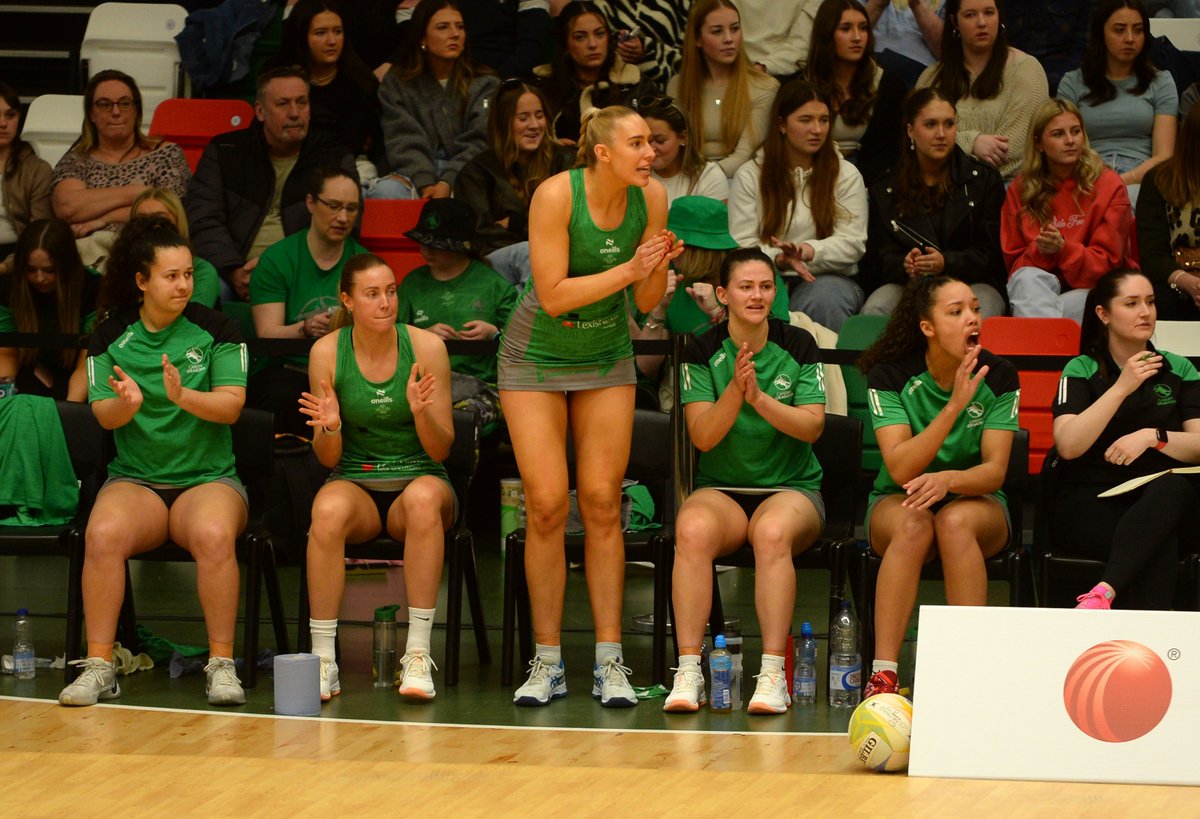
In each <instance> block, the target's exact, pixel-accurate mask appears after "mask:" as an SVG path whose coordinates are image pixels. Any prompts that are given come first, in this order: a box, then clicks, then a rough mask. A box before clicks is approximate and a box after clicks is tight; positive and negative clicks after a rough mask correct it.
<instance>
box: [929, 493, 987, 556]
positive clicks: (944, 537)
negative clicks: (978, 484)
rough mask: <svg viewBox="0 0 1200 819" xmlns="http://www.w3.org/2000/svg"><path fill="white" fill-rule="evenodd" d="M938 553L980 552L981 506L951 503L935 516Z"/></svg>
mask: <svg viewBox="0 0 1200 819" xmlns="http://www.w3.org/2000/svg"><path fill="white" fill-rule="evenodd" d="M933 525H934V530H935V535H936V541H937V549H938V554H940V555H941V556H942V558H943V559H945V558H946V557H951V558H953V557H955V556H959V555H962V556H967V555H970V554H978V553H979V532H978V527H979V507H978V505H976V504H971V505H968V504H966V503H951V504H948V505H947V506H945V507H943V508H942V509H941V510H940V511H939V512H938V513H937V515H936V516H935V517H934V524H933Z"/></svg>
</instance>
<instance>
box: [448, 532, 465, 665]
mask: <svg viewBox="0 0 1200 819" xmlns="http://www.w3.org/2000/svg"><path fill="white" fill-rule="evenodd" d="M462 540H464V538H460V537H459V535H458V533H456V532H450V533H448V534H447V535H446V563H447V564H449V566H448V572H447V585H446V668H445V675H446V685H448V686H450V685H458V671H459V659H460V652H461V650H462V640H461V638H462V585H463V583H462V574H463V571H462V551H463V549H465V548H467V547H466V546H465V544H464V543H463V542H462Z"/></svg>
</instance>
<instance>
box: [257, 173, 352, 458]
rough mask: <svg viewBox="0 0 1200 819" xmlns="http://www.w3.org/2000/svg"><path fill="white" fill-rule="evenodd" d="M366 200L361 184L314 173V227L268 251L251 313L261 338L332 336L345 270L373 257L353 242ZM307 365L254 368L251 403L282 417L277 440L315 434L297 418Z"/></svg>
mask: <svg viewBox="0 0 1200 819" xmlns="http://www.w3.org/2000/svg"><path fill="white" fill-rule="evenodd" d="M359 196H360V191H359V187H358V180H357V179H355V178H353V177H352V176H351V175H350V174H348V173H347V172H346V171H345V170H344V169H342V168H339V167H326V168H319V169H317V170H316V171H315V172H314V173H313V177H312V181H311V182H310V184H309V189H308V196H307V197H306V200H305V201H306V204H307V205H308V211H309V213H311V214H312V222H311V224H310V225H309V227H308V228H306V229H305V230H300V231H297V232H296V233H293V234H292V235H291V236H288V237H287V238H285V239H283V240H282V241H279V242H276V243H275V244H273V245H271V246H270V247H268V248H267V249H266V250H264V251H263V254H262V256H260V257H259V259H258V266H257V267H256V268H254V275H253V276H252V277H251V278H250V312H251V315H252V316H253V317H254V331H255V333H257V335H258V337H259V338H320V337H321V336H323V335H325V334H326V333H328V332H329V331H330V329H331V327H332V322H333V318H334V316H333V314H334V312H335V311H336V308H337V305H338V281H339V280H340V278H341V275H342V266H343V265H345V263H346V261H347V260H348V259H349V258H350V257H351V256H355V255H357V254H359V253H365V252H366V249H365V248H364V247H363V246H362V245H360V244H359V243H358V242H357V241H355V239H354V236H353V235H351V231H352V230H353V229H354V223H355V222H356V221H357V220H358V212H359V208H360V201H359ZM307 364H308V359H307V358H306V357H304V356H286V357H279V356H275V357H271V358H269V359H267V360H265V361H261V362H259V361H256V362H255V368H254V369H255V371H254V374H253V375H252V376H251V377H250V384H249V391H248V393H247V396H248V403H249V405H250V406H253V407H258V408H259V409H265V410H270V411H271V412H274V413H275V430H276V432H291V433H294V434H296V435H302V436H304V435H305V434H306V433H307V432H308V428H307V427H306V425H305V423H304V419H303V418H302V417H301V416H300V415H299V414H298V413H297V412H296V396H297V395H299V394H300V393H301V392H302V391H303V390H304V389H305V388H306V387H307V385H308V377H307V374H306V373H305V371H304V368H305V367H306V366H307Z"/></svg>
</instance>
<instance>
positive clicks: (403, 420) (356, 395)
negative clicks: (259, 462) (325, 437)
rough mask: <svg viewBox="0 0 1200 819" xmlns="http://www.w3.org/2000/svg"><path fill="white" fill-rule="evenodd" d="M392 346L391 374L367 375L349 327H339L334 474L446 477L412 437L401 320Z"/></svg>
mask: <svg viewBox="0 0 1200 819" xmlns="http://www.w3.org/2000/svg"><path fill="white" fill-rule="evenodd" d="M396 347H397V352H396V371H395V372H394V373H392V376H391V377H390V378H388V379H387V380H386V381H368V380H367V379H366V378H364V377H363V374H362V371H361V370H359V369H358V361H357V360H356V359H355V357H354V333H353V328H351V327H343V328H342V329H340V330H338V340H337V363H336V365H335V366H336V370H335V372H334V375H333V388H334V391H335V392H336V393H337V397H338V406H339V408H340V411H341V416H342V457H341V459H340V460H339V461H338V464H337V467H336V468H335V469H334V477H337V478H346V479H348V480H352V481H358V482H371V481H383V480H395V479H397V478H418V477H420V476H421V475H434V476H436V477H439V478H441V479H442V480H444V481H447V482H449V480H450V478H449V476H448V475H447V474H446V469H445V467H443V466H442V465H441V464H440V463H438V462H437V461H435V460H434V459H433V458H431V457H429V454H428V453H427V452H426V451H425V447H423V446H422V445H421V439H420V438H419V437H417V427H416V424H415V423H414V421H413V414H412V410H411V409H410V408H409V406H408V397H407V395H406V387H407V385H408V374H409V373H410V372H412V365H413V362H414V361H416V356H415V355H414V354H413V348H412V339H411V338H410V337H409V334H408V327H407V326H405V325H403V324H397V325H396ZM447 387H449V385H447Z"/></svg>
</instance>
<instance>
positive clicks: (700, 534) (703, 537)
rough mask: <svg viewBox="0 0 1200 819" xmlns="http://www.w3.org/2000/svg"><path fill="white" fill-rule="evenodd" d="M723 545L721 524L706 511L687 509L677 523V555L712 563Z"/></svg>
mask: <svg viewBox="0 0 1200 819" xmlns="http://www.w3.org/2000/svg"><path fill="white" fill-rule="evenodd" d="M720 544H721V532H720V522H719V521H717V520H716V519H715V518H714V517H713V514H712V513H711V512H710V511H708V510H706V509H695V508H687V507H685V508H684V509H682V510H681V511H680V513H679V517H678V518H677V519H676V521H675V555H676V557H677V558H679V557H683V558H685V559H686V558H697V559H702V560H707V561H708V562H710V563H711V562H712V560H713V559H714V558H715V557H716V555H717V551H718V550H719V548H720Z"/></svg>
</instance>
